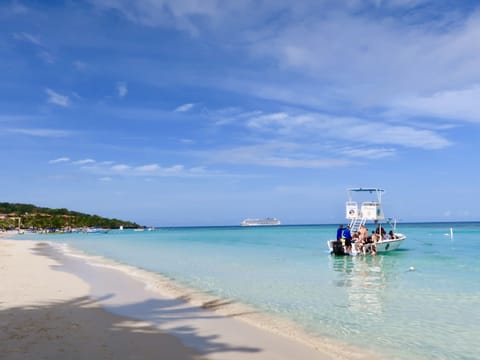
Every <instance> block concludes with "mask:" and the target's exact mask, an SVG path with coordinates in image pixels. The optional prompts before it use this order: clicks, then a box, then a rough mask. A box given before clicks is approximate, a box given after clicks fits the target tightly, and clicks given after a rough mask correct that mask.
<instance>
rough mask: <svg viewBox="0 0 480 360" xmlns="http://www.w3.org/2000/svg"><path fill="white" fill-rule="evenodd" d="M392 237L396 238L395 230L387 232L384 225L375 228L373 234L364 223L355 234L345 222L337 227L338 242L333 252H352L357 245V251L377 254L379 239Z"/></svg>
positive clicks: (334, 245)
mask: <svg viewBox="0 0 480 360" xmlns="http://www.w3.org/2000/svg"><path fill="white" fill-rule="evenodd" d="M390 239H395V234H394V233H393V230H390V231H389V232H388V233H387V232H386V230H385V229H384V227H383V226H382V225H380V224H378V225H377V228H376V229H375V230H373V231H372V233H371V234H370V233H369V232H368V229H367V227H366V226H365V225H363V224H362V225H360V227H359V228H358V230H357V231H355V232H354V233H353V234H352V232H351V229H350V226H349V225H347V226H346V227H343V224H341V225H340V226H339V227H338V229H337V241H336V243H337V244H333V252H334V253H335V254H337V252H343V253H344V254H351V253H352V246H355V250H356V252H357V253H362V254H367V253H370V254H372V255H376V254H377V246H376V245H377V243H378V242H379V241H383V240H390ZM341 250H342V251H341Z"/></svg>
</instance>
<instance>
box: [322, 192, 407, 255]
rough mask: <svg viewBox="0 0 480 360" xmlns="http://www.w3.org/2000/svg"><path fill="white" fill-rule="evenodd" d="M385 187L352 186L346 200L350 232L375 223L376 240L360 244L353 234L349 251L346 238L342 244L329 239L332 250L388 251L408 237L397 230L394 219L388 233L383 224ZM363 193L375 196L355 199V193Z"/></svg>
mask: <svg viewBox="0 0 480 360" xmlns="http://www.w3.org/2000/svg"><path fill="white" fill-rule="evenodd" d="M383 192H384V190H383V189H377V188H352V189H348V201H347V202H346V207H345V210H346V211H345V212H346V219H347V220H350V224H349V227H350V232H351V234H352V235H354V234H355V233H357V232H358V231H359V229H360V228H361V227H363V226H365V227H367V226H368V225H373V226H374V227H375V228H376V231H375V232H376V233H377V234H376V235H374V236H375V240H370V241H369V242H366V243H363V244H362V245H363V246H360V242H359V241H358V240H357V241H356V239H355V236H353V239H352V249H351V250H349V251H348V252H347V251H346V249H345V247H344V239H342V240H341V244H340V243H339V241H337V240H328V241H327V245H328V248H329V249H330V252H331V253H332V254H335V255H357V254H365V253H373V252H376V253H379V252H386V251H393V250H396V249H397V248H398V247H399V246H400V245H401V244H402V243H403V241H404V240H405V239H406V238H407V237H406V236H405V235H404V234H401V233H398V232H396V221H394V223H393V224H391V222H390V221H388V223H390V225H391V226H392V230H391V231H390V232H389V233H387V232H386V230H385V227H384V225H383V221H384V220H385V216H384V214H383V209H382V194H383ZM360 193H361V194H363V195H367V197H370V198H371V197H372V196H374V197H375V198H374V199H373V200H372V199H366V200H363V201H362V202H360V203H359V202H357V201H354V200H353V194H356V195H358V194H360ZM369 238H370V237H369Z"/></svg>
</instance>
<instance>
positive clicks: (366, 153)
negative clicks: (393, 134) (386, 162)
mask: <svg viewBox="0 0 480 360" xmlns="http://www.w3.org/2000/svg"><path fill="white" fill-rule="evenodd" d="M338 152H339V153H341V154H344V155H347V156H349V157H358V158H364V159H382V158H386V157H391V156H394V155H395V154H396V153H397V151H396V150H395V149H393V148H351V147H347V148H340V149H338Z"/></svg>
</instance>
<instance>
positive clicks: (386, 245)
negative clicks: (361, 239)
mask: <svg viewBox="0 0 480 360" xmlns="http://www.w3.org/2000/svg"><path fill="white" fill-rule="evenodd" d="M395 236H396V238H395V239H389V240H382V241H378V242H377V244H376V250H377V251H376V252H377V253H386V252H390V251H394V250H396V249H398V247H399V246H400V245H402V243H403V242H404V241H405V239H406V238H407V237H406V236H405V235H403V234H396V235H395ZM334 242H335V241H334V240H328V241H327V246H328V249H329V250H330V253H333V250H334V248H333V243H334ZM372 245H373V244H372V243H369V244H366V245H365V246H366V250H367V253H369V252H370V248H371V246H372ZM345 255H363V253H361V252H357V251H356V249H355V246H352V251H351V252H350V253H346V252H345Z"/></svg>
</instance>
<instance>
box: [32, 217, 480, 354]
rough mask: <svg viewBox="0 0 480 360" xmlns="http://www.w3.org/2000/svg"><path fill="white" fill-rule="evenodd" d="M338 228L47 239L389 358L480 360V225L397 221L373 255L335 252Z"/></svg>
mask: <svg viewBox="0 0 480 360" xmlns="http://www.w3.org/2000/svg"><path fill="white" fill-rule="evenodd" d="M450 228H453V238H452V237H451V236H450ZM335 231H336V226H333V225H312V226H278V227H260V228H258V227H257V228H253V227H251V228H242V227H208V228H163V229H157V230H155V231H145V232H134V231H131V230H125V231H110V232H109V233H108V234H71V235H44V238H45V239H48V240H50V241H58V242H63V243H68V244H71V245H73V246H74V247H75V248H77V249H81V250H83V251H85V252H87V253H89V254H95V255H102V256H105V257H108V258H111V259H114V260H117V261H120V262H124V263H128V264H131V265H134V266H137V267H141V268H143V269H147V270H150V271H152V272H158V273H162V274H165V275H167V276H168V277H170V278H173V279H175V280H176V281H178V282H179V283H181V284H184V285H187V286H189V287H193V288H196V289H200V290H203V291H205V292H208V293H211V294H214V295H218V296H220V297H224V298H228V299H234V300H238V301H240V302H243V303H246V304H249V305H252V306H254V307H256V308H258V309H260V310H262V311H264V312H267V313H269V314H273V315H275V316H279V317H283V318H287V319H290V320H293V321H295V322H296V323H298V324H300V325H301V326H302V327H303V328H304V329H305V330H306V331H307V332H309V333H312V334H316V335H321V336H327V337H332V338H335V339H340V340H342V341H345V342H347V343H350V344H353V345H358V346H361V347H364V348H367V349H372V350H375V351H378V352H380V353H383V354H384V355H385V357H386V358H391V359H402V360H403V359H405V360H406V359H480V348H479V347H478V344H477V343H478V341H479V339H480V223H433V224H399V229H398V231H400V232H402V233H404V234H406V235H407V236H408V238H407V240H406V241H405V242H404V243H403V244H402V246H401V248H400V249H399V250H397V251H394V252H391V253H388V254H385V255H377V256H376V257H371V256H365V257H364V256H358V257H333V256H330V255H329V254H328V252H327V251H326V241H327V240H328V239H331V238H333V237H334V236H335ZM38 237H39V236H38V235H36V236H34V238H38ZM42 238H43V236H42ZM412 267H413V270H412Z"/></svg>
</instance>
